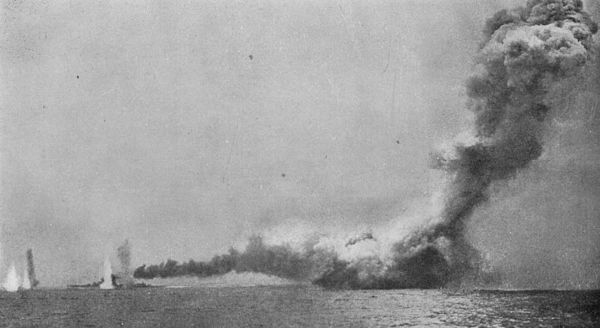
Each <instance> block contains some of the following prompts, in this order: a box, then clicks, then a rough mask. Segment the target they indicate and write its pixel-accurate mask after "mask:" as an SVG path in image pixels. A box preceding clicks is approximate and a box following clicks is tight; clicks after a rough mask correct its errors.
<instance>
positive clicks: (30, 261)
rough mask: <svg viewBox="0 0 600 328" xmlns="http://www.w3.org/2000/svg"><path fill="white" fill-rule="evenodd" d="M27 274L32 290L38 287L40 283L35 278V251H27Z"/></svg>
mask: <svg viewBox="0 0 600 328" xmlns="http://www.w3.org/2000/svg"><path fill="white" fill-rule="evenodd" d="M26 257H27V274H28V276H29V283H30V286H31V288H34V287H36V286H37V285H38V284H39V283H40V282H39V281H38V280H37V279H36V277H35V266H34V265H33V251H32V250H31V248H30V249H28V250H27V254H26Z"/></svg>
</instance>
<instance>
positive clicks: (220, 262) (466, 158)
mask: <svg viewBox="0 0 600 328" xmlns="http://www.w3.org/2000/svg"><path fill="white" fill-rule="evenodd" d="M597 30H598V27H597V25H596V23H594V22H593V21H592V20H591V18H590V16H589V15H588V14H587V13H585V12H584V11H583V4H582V2H581V1H580V0H530V1H528V2H527V5H526V6H525V7H520V8H516V9H512V10H502V11H500V12H498V13H496V14H495V15H494V16H493V17H492V18H491V19H489V20H488V21H487V23H486V26H485V28H484V42H483V43H482V45H481V48H480V50H479V53H478V55H477V58H476V63H477V66H476V71H475V73H474V74H473V76H472V77H471V78H470V79H469V80H468V81H467V83H466V87H467V94H468V97H469V109H470V110H471V111H472V112H473V113H474V117H475V126H474V127H473V131H472V136H471V138H470V139H471V140H470V141H469V142H464V143H459V144H457V145H455V146H454V147H453V148H452V149H451V150H450V151H447V152H445V153H439V154H436V155H434V156H433V162H434V166H435V167H436V168H438V169H441V170H443V171H444V172H446V173H447V176H448V177H449V181H448V184H447V188H446V190H445V197H444V200H443V201H444V203H443V206H442V209H441V212H440V213H438V214H437V215H434V217H432V218H431V219H430V220H429V221H428V223H427V224H426V225H425V226H421V227H420V228H419V229H416V230H414V231H413V232H412V233H410V234H409V235H408V236H404V237H402V236H399V237H398V238H397V239H395V240H396V242H395V243H393V246H392V252H391V255H390V254H386V255H385V256H382V255H369V256H363V257H360V258H358V259H351V260H349V259H347V258H343V257H341V256H340V255H339V253H336V252H332V251H331V250H330V249H328V248H323V247H320V246H319V243H318V242H315V243H312V244H307V245H306V247H305V248H304V249H303V250H300V251H298V250H292V249H291V248H289V247H286V246H267V245H264V243H262V240H259V239H256V238H255V239H253V240H251V241H250V245H249V246H248V248H247V249H246V250H245V252H243V253H239V252H237V251H235V250H232V251H231V252H230V254H228V255H223V256H221V257H215V258H213V260H212V261H210V262H208V263H204V262H193V261H190V262H189V263H187V264H185V263H184V264H182V265H179V264H177V262H175V261H169V262H167V263H166V264H161V265H160V266H150V267H145V266H143V267H140V268H138V269H137V270H136V272H135V275H136V277H140V278H151V277H156V276H162V277H164V276H170V275H184V274H195V275H200V276H206V275H211V274H218V273H222V272H224V271H229V270H238V271H258V272H264V273H270V274H276V275H280V276H284V277H292V278H293V277H304V278H308V279H311V280H312V281H314V282H315V283H317V284H320V285H323V286H326V287H332V288H437V287H443V286H448V285H452V284H458V283H460V282H461V281H463V280H470V279H479V280H480V281H481V280H486V279H493V278H494V277H493V275H486V274H485V272H484V271H485V270H483V269H484V268H483V266H484V265H485V263H484V262H483V260H482V258H481V256H480V255H479V252H478V251H477V250H476V249H475V248H474V247H473V246H472V245H471V243H470V242H469V241H468V240H467V237H466V228H467V224H468V223H469V218H470V216H471V214H472V213H473V211H474V210H475V209H476V208H477V207H478V206H479V205H481V204H482V203H483V202H485V201H486V200H487V199H488V196H489V195H488V192H489V191H488V189H489V187H490V186H491V185H492V183H493V182H495V181H499V180H505V179H509V178H512V177H514V176H515V175H516V173H518V171H519V170H521V169H524V168H526V167H527V166H528V165H529V164H530V163H531V162H532V161H534V160H536V159H537V158H539V157H540V156H541V154H542V153H543V150H544V147H543V139H544V131H545V128H546V125H547V122H546V121H547V118H548V117H549V116H550V115H552V113H553V110H554V109H553V108H552V104H551V102H550V101H549V100H548V99H547V98H548V95H549V94H551V93H552V91H553V90H554V89H555V88H558V87H560V86H562V83H563V81H566V80H567V79H568V78H570V77H573V76H575V75H577V74H578V73H579V72H580V70H581V68H582V67H583V66H584V65H585V64H586V62H587V61H588V59H589V57H590V55H589V54H588V50H589V49H590V48H591V43H592V42H593V40H592V35H593V34H594V33H596V32H597ZM570 81H573V80H572V79H571V80H570ZM378 240H379V238H374V237H373V235H371V234H370V233H369V234H367V235H361V236H359V237H357V238H353V239H350V240H349V241H346V242H344V243H342V245H345V247H346V248H351V247H360V246H361V244H368V243H371V244H372V243H376V242H378Z"/></svg>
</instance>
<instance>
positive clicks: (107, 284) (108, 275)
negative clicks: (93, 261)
mask: <svg viewBox="0 0 600 328" xmlns="http://www.w3.org/2000/svg"><path fill="white" fill-rule="evenodd" d="M100 288H101V289H113V283H112V268H111V265H110V260H109V259H108V257H107V258H106V259H105V260H104V275H103V281H102V283H101V284H100Z"/></svg>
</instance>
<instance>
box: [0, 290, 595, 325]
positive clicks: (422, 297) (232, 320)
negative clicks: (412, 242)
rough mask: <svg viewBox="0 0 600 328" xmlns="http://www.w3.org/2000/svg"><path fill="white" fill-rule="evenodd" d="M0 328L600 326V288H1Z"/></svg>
mask: <svg viewBox="0 0 600 328" xmlns="http://www.w3.org/2000/svg"><path fill="white" fill-rule="evenodd" d="M0 327H600V291H456V290H443V289H440V290H326V289H322V288H319V287H316V286H312V285H305V284H304V285H284V286H251V287H200V288H198V287H181V288H166V287H163V288H138V289H114V290H101V289H37V290H25V291H20V292H13V293H9V292H5V291H0Z"/></svg>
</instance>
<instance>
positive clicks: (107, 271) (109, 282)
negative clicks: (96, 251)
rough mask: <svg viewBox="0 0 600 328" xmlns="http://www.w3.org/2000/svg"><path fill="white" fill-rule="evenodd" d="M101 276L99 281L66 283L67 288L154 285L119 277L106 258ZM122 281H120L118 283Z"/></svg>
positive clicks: (121, 287)
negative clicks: (77, 283) (80, 283)
mask: <svg viewBox="0 0 600 328" xmlns="http://www.w3.org/2000/svg"><path fill="white" fill-rule="evenodd" d="M103 271H104V272H103V277H102V278H100V280H99V281H96V282H93V283H90V284H84V285H67V288H80V289H87V288H94V289H95V288H98V289H126V288H144V287H156V286H152V285H148V284H145V283H136V282H134V281H133V279H132V278H130V277H119V276H117V275H114V274H113V273H112V268H111V265H110V261H109V259H108V258H106V260H105V261H104V269H103ZM120 282H122V283H120Z"/></svg>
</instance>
